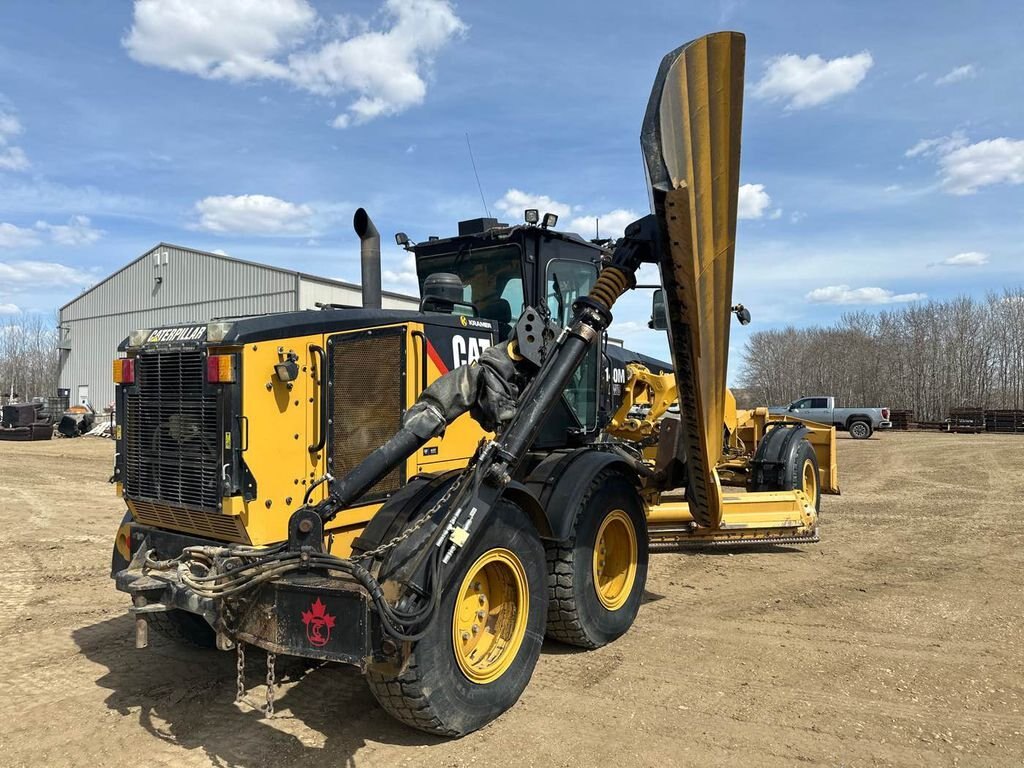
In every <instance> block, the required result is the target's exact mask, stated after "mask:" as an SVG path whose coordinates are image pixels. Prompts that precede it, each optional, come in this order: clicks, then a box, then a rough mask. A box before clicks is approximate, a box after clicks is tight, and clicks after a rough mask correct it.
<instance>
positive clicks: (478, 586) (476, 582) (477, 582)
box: [473, 581, 480, 592]
mask: <svg viewBox="0 0 1024 768" xmlns="http://www.w3.org/2000/svg"><path fill="white" fill-rule="evenodd" d="M473 589H475V590H476V591H477V592H479V591H480V582H479V581H474V582H473Z"/></svg>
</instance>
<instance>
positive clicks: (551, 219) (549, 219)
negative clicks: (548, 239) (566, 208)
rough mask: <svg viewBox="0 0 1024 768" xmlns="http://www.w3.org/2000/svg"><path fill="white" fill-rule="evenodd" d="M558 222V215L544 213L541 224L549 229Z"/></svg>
mask: <svg viewBox="0 0 1024 768" xmlns="http://www.w3.org/2000/svg"><path fill="white" fill-rule="evenodd" d="M557 223H558V216H557V215H555V214H553V213H545V214H544V223H543V224H541V226H542V227H544V229H550V228H551V227H553V226H555V224H557Z"/></svg>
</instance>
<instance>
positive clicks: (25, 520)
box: [0, 433, 1024, 768]
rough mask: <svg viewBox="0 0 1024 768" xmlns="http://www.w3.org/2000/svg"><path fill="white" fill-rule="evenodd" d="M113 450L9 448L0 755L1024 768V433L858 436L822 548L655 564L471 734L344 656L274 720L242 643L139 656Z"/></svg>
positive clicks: (307, 674) (296, 686)
mask: <svg viewBox="0 0 1024 768" xmlns="http://www.w3.org/2000/svg"><path fill="white" fill-rule="evenodd" d="M112 452H113V447H112V445H111V444H110V443H109V442H108V441H104V440H101V439H97V438H81V439H78V440H54V441H52V442H45V443H42V442H41V443H31V444H24V443H20V444H19V443H0V579H2V581H0V584H2V588H0V664H2V665H3V667H4V670H3V674H2V675H0V766H5V767H6V766H53V767H59V766H85V765H89V766H131V767H132V768H135V767H136V766H138V765H140V764H141V765H145V766H147V768H152V767H153V766H162V765H168V766H170V765H173V766H209V765H213V766H259V765H275V766H278V765H281V766H289V765H296V766H298V765H301V766H343V765H346V766H347V765H358V766H396V765H403V766H404V765H412V766H415V765H430V766H464V765H481V766H483V765H492V766H516V765H536V766H616V768H621V767H622V766H632V765H643V766H646V765H650V766H670V765H700V766H716V765H738V766H753V765H758V766H776V765H777V766H792V765H794V764H797V763H800V764H805V765H830V766H834V765H843V766H887V765H899V766H947V765H949V766H952V765H963V766H997V765H1006V766H1020V765H1022V764H1024V629H1022V626H1024V624H1022V616H1021V614H1022V605H1024V590H1022V587H1024V554H1022V553H1024V472H1022V471H1021V469H1022V468H1024V438H1022V437H1015V436H1013V435H962V436H957V435H945V434H928V433H921V434H914V433H892V434H883V435H881V436H879V437H876V438H875V439H872V440H870V441H854V440H850V439H847V438H846V436H845V435H844V436H841V438H840V440H839V457H840V481H841V484H842V487H843V495H842V496H841V497H826V498H825V500H824V503H823V508H824V509H823V525H822V539H823V541H822V543H821V544H819V545H813V546H804V547H800V548H793V549H784V548H777V549H771V548H767V549H755V550H745V551H737V552H734V553H733V554H727V553H725V552H723V551H713V552H706V553H698V554H679V555H676V554H672V555H657V556H655V557H654V559H653V562H652V567H651V577H650V579H649V581H648V585H647V586H648V600H647V602H646V604H645V606H644V607H643V608H642V609H641V611H640V615H639V617H638V619H637V623H636V625H635V626H634V628H633V629H632V630H631V632H630V633H629V634H628V635H626V636H625V637H624V638H622V639H621V640H620V641H618V642H617V643H614V644H613V645H611V646H609V647H606V648H603V649H601V650H599V651H594V652H589V653H584V652H579V651H576V650H572V649H568V648H565V647H562V646H559V645H556V644H548V645H547V646H546V647H545V650H544V653H543V655H542V656H541V660H540V663H539V664H538V666H537V670H536V672H535V674H534V679H533V681H532V683H531V685H530V687H529V688H528V689H527V691H526V694H525V695H524V696H523V698H522V700H521V701H520V702H519V704H517V705H516V707H514V708H513V709H512V710H511V711H510V712H508V713H507V714H506V715H504V716H503V717H501V718H500V719H499V720H498V721H496V722H495V723H493V724H492V725H490V726H489V727H487V728H485V729H483V730H482V731H479V732H477V733H475V734H472V735H470V736H468V737H466V738H465V739H462V740H459V741H443V740H440V739H435V738H431V737H429V736H426V735H423V734H420V733H417V732H415V731H411V730H408V729H406V728H404V727H402V726H400V725H398V724H397V723H395V722H393V721H392V720H390V719H389V718H388V717H387V716H386V715H384V713H383V712H382V711H381V710H380V708H379V707H377V705H376V703H375V702H374V700H373V698H372V696H371V695H370V694H369V692H368V691H367V690H366V688H365V686H364V685H363V683H362V680H361V678H359V677H358V676H355V675H353V674H351V673H350V672H349V671H348V670H347V669H345V668H341V667H321V668H316V669H311V670H310V669H306V668H305V667H304V666H302V665H299V664H288V665H284V672H285V682H284V685H283V686H282V689H281V691H280V692H279V695H278V715H277V716H276V717H275V718H274V719H272V720H265V719H263V718H262V716H261V715H260V714H259V713H258V712H256V711H255V710H253V709H252V708H251V707H248V706H245V705H244V704H243V705H236V704H235V703H234V701H233V698H234V684H235V683H234V680H235V678H234V655H233V654H225V653H216V652H201V651H194V650H189V649H184V648H179V647H175V646H173V645H171V644H169V643H167V642H165V641H163V640H162V639H160V638H159V637H154V638H153V641H152V643H151V646H150V648H149V649H148V650H145V651H136V650H135V649H134V647H133V632H132V622H131V620H130V619H129V617H128V616H127V614H126V612H125V609H126V608H127V600H126V599H125V597H124V595H121V594H120V593H118V592H116V591H115V590H114V587H113V584H112V583H111V582H110V580H109V578H108V570H109V562H110V549H111V541H112V537H113V533H114V530H115V528H116V525H117V523H118V522H119V520H120V518H121V515H122V505H121V502H120V500H119V499H117V498H116V497H115V496H114V493H113V487H112V486H110V485H108V484H107V478H108V476H109V475H110V466H111V460H112ZM250 658H251V661H250V677H249V685H250V696H251V698H253V699H254V700H259V699H261V697H262V696H263V693H264V688H263V687H262V686H261V685H260V684H259V683H260V677H261V670H262V659H261V658H259V656H258V654H256V653H255V652H254V653H251V654H250ZM280 669H281V665H280V664H279V670H280Z"/></svg>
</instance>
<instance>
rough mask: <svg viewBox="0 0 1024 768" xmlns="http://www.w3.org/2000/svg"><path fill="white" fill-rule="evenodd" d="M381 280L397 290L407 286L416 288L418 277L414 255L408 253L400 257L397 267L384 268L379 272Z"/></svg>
mask: <svg viewBox="0 0 1024 768" xmlns="http://www.w3.org/2000/svg"><path fill="white" fill-rule="evenodd" d="M380 276H381V282H382V283H384V285H386V286H388V287H390V288H393V289H394V290H397V291H399V292H402V291H408V289H409V288H416V289H417V290H418V286H419V278H418V277H417V276H416V257H415V256H414V255H413V254H411V253H410V254H408V255H406V256H405V257H404V258H403V259H402V263H401V264H400V265H399V267H398V269H384V270H381V273H380Z"/></svg>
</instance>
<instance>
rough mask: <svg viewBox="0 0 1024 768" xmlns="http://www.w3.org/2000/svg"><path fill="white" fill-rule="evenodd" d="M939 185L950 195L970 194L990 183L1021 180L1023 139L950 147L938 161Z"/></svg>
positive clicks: (1005, 139) (1015, 182) (1022, 174)
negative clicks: (940, 171) (940, 176)
mask: <svg viewBox="0 0 1024 768" xmlns="http://www.w3.org/2000/svg"><path fill="white" fill-rule="evenodd" d="M939 165H940V168H941V169H942V177H943V178H942V184H943V186H944V187H945V189H946V191H947V192H949V193H951V194H954V195H971V194H974V193H975V192H977V191H978V188H979V187H986V186H989V185H990V184H1022V183H1024V141H1022V140H1019V139H1007V138H1005V137H1000V138H998V139H989V140H987V141H979V142H977V143H976V144H968V145H967V146H966V147H960V148H958V149H954V150H953V151H952V152H950V153H949V154H947V155H945V156H944V157H942V158H941V159H940V161H939Z"/></svg>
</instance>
